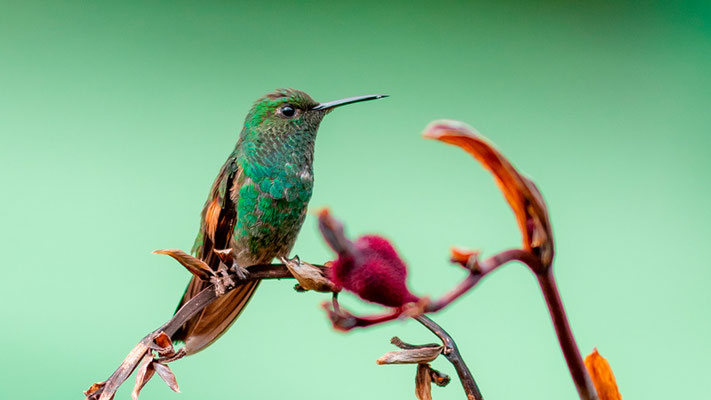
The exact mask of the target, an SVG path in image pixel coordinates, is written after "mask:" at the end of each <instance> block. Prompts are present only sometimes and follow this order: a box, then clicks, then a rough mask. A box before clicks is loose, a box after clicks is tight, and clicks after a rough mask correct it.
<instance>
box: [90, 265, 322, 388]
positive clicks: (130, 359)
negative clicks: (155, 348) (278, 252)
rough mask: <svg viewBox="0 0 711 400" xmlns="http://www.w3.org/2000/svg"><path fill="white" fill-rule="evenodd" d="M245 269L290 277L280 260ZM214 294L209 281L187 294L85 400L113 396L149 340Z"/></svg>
mask: <svg viewBox="0 0 711 400" xmlns="http://www.w3.org/2000/svg"><path fill="white" fill-rule="evenodd" d="M315 267H318V268H320V269H321V270H325V269H326V268H327V267H324V266H321V265H315ZM247 270H248V271H249V277H248V278H247V279H245V280H242V281H241V282H244V281H251V280H260V279H282V278H293V277H294V276H293V275H292V274H291V272H289V270H288V269H287V267H286V266H285V265H284V264H263V265H253V266H250V267H247ZM229 274H230V275H234V273H233V272H232V271H229ZM231 277H232V278H233V279H234V280H235V281H238V282H240V281H239V279H236V276H231ZM236 286H237V285H234V286H232V287H226V288H225V293H228V292H229V291H231V290H232V289H234V288H235V287H236ZM218 297H220V296H218V295H217V293H216V291H215V286H214V285H212V284H210V285H208V286H207V287H206V288H205V289H203V290H202V291H201V292H200V293H198V294H197V295H196V296H195V297H193V298H191V299H190V300H189V301H188V302H187V303H185V304H184V305H183V306H182V307H181V308H180V309H179V310H178V311H177V312H176V313H175V314H174V315H173V317H172V318H171V319H170V320H169V321H168V322H166V323H165V324H163V325H161V326H160V327H159V328H158V329H156V330H154V331H153V332H151V333H149V334H148V335H146V336H145V337H144V338H143V339H142V340H141V341H140V342H139V343H138V344H137V345H136V346H135V347H134V348H133V349H132V350H131V351H130V352H129V353H128V355H127V356H126V358H125V359H124V360H123V362H122V363H121V365H120V366H119V367H118V368H117V369H116V371H114V373H113V374H112V375H111V376H110V377H109V379H107V380H106V382H105V383H103V384H101V385H100V388H99V389H97V390H94V391H92V392H90V393H88V394H87V400H97V399H98V400H109V399H111V398H113V396H114V393H116V390H117V389H118V388H119V386H121V385H122V384H123V383H124V382H125V381H126V379H128V377H129V376H130V375H131V373H133V371H134V370H135V369H136V367H137V366H138V364H139V363H140V362H141V360H142V359H143V357H144V355H145V354H146V352H148V351H150V349H151V343H152V342H153V340H154V339H155V338H156V337H157V336H158V335H159V334H160V333H161V332H165V333H166V334H167V335H168V336H172V335H173V334H174V333H175V332H176V331H177V330H178V329H179V328H180V327H181V326H182V325H183V324H185V323H186V322H187V321H188V320H189V319H190V318H192V317H193V316H195V315H196V314H197V313H199V312H200V311H202V310H203V309H204V308H205V307H207V306H208V305H210V304H211V303H212V302H213V301H215V300H216V299H217V298H218ZM90 390H91V389H90Z"/></svg>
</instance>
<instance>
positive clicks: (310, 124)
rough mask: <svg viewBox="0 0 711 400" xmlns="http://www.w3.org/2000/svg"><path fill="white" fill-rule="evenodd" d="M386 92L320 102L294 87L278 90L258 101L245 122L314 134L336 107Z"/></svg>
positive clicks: (272, 129) (286, 132)
mask: <svg viewBox="0 0 711 400" xmlns="http://www.w3.org/2000/svg"><path fill="white" fill-rule="evenodd" d="M383 97H386V95H367V96H358V97H349V98H346V99H341V100H336V101H330V102H326V103H319V102H317V101H315V100H314V99H312V98H311V96H309V95H308V94H306V93H304V92H302V91H300V90H296V89H277V90H276V91H274V92H272V93H269V94H267V95H265V96H263V97H261V98H260V99H259V100H257V101H256V102H255V103H254V105H253V106H252V109H251V110H250V112H249V114H247V118H246V119H245V121H244V126H245V129H246V130H256V131H261V132H260V133H272V134H275V135H279V136H283V135H289V134H299V133H301V134H312V135H315V133H316V130H318V126H319V124H320V123H321V120H322V119H323V117H324V116H325V115H326V114H328V113H329V112H330V111H331V110H333V109H334V108H336V107H339V106H342V105H346V104H352V103H357V102H360V101H366V100H374V99H380V98H383Z"/></svg>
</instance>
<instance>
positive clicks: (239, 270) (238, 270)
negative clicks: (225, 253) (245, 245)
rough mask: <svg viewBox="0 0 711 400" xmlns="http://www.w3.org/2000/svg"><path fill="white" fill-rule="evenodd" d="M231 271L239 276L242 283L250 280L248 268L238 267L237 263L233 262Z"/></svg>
mask: <svg viewBox="0 0 711 400" xmlns="http://www.w3.org/2000/svg"><path fill="white" fill-rule="evenodd" d="M230 269H231V270H232V272H234V274H235V275H237V279H239V280H240V281H246V280H247V279H249V271H247V268H245V267H242V266H240V265H238V264H237V262H236V261H233V262H232V267H230Z"/></svg>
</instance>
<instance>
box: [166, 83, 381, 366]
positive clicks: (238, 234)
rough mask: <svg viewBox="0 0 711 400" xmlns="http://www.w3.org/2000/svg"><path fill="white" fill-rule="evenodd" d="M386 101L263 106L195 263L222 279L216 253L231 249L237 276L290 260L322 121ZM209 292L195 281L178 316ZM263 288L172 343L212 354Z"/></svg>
mask: <svg viewBox="0 0 711 400" xmlns="http://www.w3.org/2000/svg"><path fill="white" fill-rule="evenodd" d="M383 97H386V95H367V96H358V97H350V98H346V99H342V100H336V101H331V102H327V103H318V102H316V101H314V100H313V99H312V98H311V97H310V96H309V95H308V94H306V93H304V92H302V91H299V90H294V89H279V90H276V91H275V92H273V93H269V94H267V95H265V96H263V97H262V98H260V99H259V100H257V101H256V102H255V103H254V105H253V106H252V109H251V110H250V111H249V113H248V114H247V117H246V118H245V120H244V127H243V128H242V132H241V133H240V136H239V140H238V141H237V145H236V146H235V149H234V150H233V151H232V153H230V155H229V157H228V158H227V161H226V162H225V164H224V165H223V166H222V168H221V169H220V172H219V174H218V175H217V178H216V179H215V182H214V183H213V185H212V188H211V190H210V194H209V196H208V198H207V201H206V202H205V206H204V208H203V210H202V214H201V221H200V232H199V233H198V236H197V239H196V240H195V245H194V246H193V250H192V251H193V253H194V254H195V256H196V257H198V258H200V259H201V260H203V261H205V262H206V263H207V264H208V265H210V267H211V268H212V269H213V270H215V271H217V270H218V269H219V267H220V259H219V257H218V255H217V254H215V252H214V250H223V249H232V253H233V256H234V259H235V261H236V265H238V266H239V267H237V268H240V267H246V266H250V265H255V264H264V263H269V262H271V261H272V259H274V258H275V257H282V256H283V257H287V256H288V255H289V252H290V251H291V248H292V247H293V245H294V242H295V241H296V236H297V234H298V233H299V230H300V229H301V225H302V224H303V222H304V218H305V217H306V209H307V205H308V202H309V199H310V198H311V193H312V189H313V184H314V175H313V159H314V142H315V139H316V132H317V131H318V127H319V124H320V123H321V120H322V119H323V117H324V116H325V115H326V114H328V113H329V112H330V111H331V110H333V109H334V108H336V107H339V106H342V105H346V104H352V103H357V102H361V101H366V100H374V99H380V98H383ZM208 284H209V283H207V282H205V281H203V280H200V279H198V278H196V277H193V278H192V280H191V281H190V283H188V287H187V289H186V290H185V293H184V294H183V298H182V300H181V301H180V304H179V306H178V308H180V307H182V305H183V304H185V303H186V302H187V301H188V300H190V299H191V298H192V297H193V296H195V295H197V294H198V293H199V292H200V291H201V290H203V289H204V288H205V287H206V286H207V285H208ZM258 285H259V281H250V282H246V283H243V284H240V285H238V286H237V287H236V288H235V289H233V290H232V291H231V292H229V293H227V294H226V295H224V296H222V297H220V298H219V299H217V300H216V301H215V302H213V303H212V304H210V305H209V306H208V307H206V308H205V309H204V310H203V311H202V312H201V313H199V314H198V315H196V316H195V317H193V318H192V319H190V320H189V321H188V322H186V323H185V325H183V326H182V327H181V328H180V329H179V330H178V331H177V332H176V333H175V334H174V335H173V340H177V341H182V342H184V343H185V350H186V352H187V354H194V353H197V352H198V351H200V350H202V349H204V348H205V347H207V346H209V345H210V344H211V343H213V342H214V341H215V340H217V338H219V337H220V336H221V335H222V334H223V333H224V332H225V331H226V330H227V329H228V328H229V327H230V325H232V323H233V322H234V321H235V319H237V317H238V316H239V314H240V313H241V311H242V309H243V308H244V307H245V306H246V305H247V302H248V301H249V299H250V298H251V296H252V294H254V291H255V289H256V288H257V286H258Z"/></svg>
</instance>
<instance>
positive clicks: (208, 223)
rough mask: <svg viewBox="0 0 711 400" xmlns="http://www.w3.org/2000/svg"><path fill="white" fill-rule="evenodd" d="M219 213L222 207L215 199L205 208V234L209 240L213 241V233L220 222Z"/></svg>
mask: <svg viewBox="0 0 711 400" xmlns="http://www.w3.org/2000/svg"><path fill="white" fill-rule="evenodd" d="M220 211H222V207H221V206H220V202H219V201H218V199H217V198H215V199H213V200H212V202H211V203H210V204H209V205H208V206H207V210H205V232H206V233H207V236H208V237H209V238H210V240H213V241H214V240H215V231H216V230H217V223H218V222H219V220H220Z"/></svg>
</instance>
